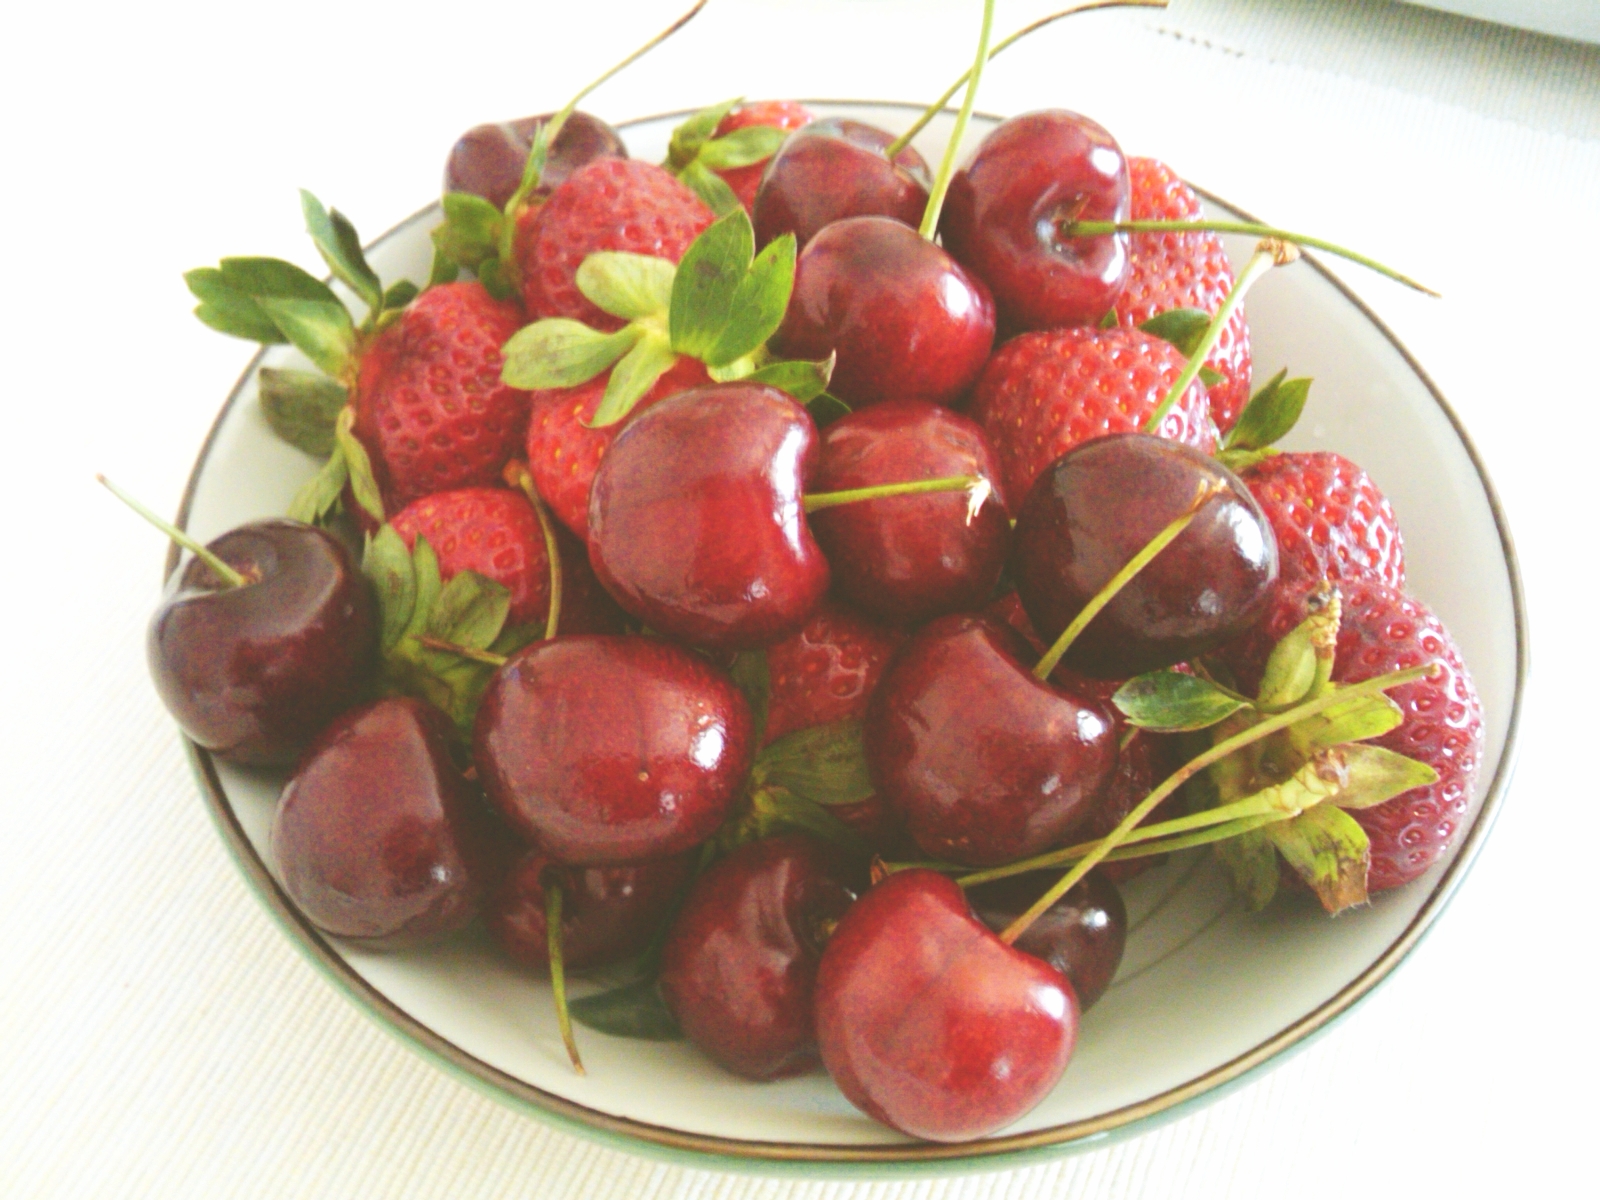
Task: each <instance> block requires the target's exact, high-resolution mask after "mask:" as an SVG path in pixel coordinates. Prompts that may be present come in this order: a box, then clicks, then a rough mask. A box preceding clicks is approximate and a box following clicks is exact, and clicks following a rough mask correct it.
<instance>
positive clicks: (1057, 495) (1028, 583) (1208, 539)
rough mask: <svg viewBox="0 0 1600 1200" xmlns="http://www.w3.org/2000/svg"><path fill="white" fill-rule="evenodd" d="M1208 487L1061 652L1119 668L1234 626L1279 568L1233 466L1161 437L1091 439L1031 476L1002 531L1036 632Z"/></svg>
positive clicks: (1247, 619)
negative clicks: (1012, 520) (1182, 523)
mask: <svg viewBox="0 0 1600 1200" xmlns="http://www.w3.org/2000/svg"><path fill="white" fill-rule="evenodd" d="M1207 488H1211V489H1215V493H1214V494H1213V495H1212V496H1211V497H1210V498H1209V499H1208V500H1206V501H1205V503H1204V504H1203V505H1201V507H1200V510H1199V513H1198V515H1197V516H1196V517H1195V519H1194V522H1193V523H1192V524H1191V525H1190V526H1189V527H1188V528H1187V529H1185V530H1184V531H1183V532H1182V533H1180V534H1179V535H1178V537H1177V539H1176V540H1175V541H1174V542H1173V543H1172V544H1171V545H1169V546H1168V547H1167V548H1166V549H1165V550H1163V551H1162V552H1161V553H1160V554H1158V555H1157V556H1156V557H1155V558H1154V559H1153V560H1152V561H1151V562H1150V564H1149V565H1148V566H1146V567H1145V568H1144V569H1143V570H1142V571H1140V572H1139V573H1138V574H1137V575H1135V576H1134V577H1133V579H1132V580H1131V581H1130V582H1129V583H1128V584H1127V586H1126V587H1124V588H1123V589H1122V590H1121V591H1120V592H1118V593H1117V595H1116V596H1115V597H1114V598H1113V599H1112V601H1111V603H1110V604H1108V605H1107V606H1106V608H1105V609H1104V611H1102V612H1101V613H1100V615H1099V616H1097V617H1095V619H1094V620H1092V621H1090V622H1089V624H1088V626H1087V627H1086V628H1085V629H1084V631H1083V633H1082V634H1080V635H1079V637H1078V639H1077V641H1075V642H1073V644H1072V647H1071V649H1069V650H1068V651H1067V654H1066V657H1065V659H1064V660H1063V661H1064V662H1065V663H1066V664H1067V665H1068V666H1069V667H1071V668H1073V669H1074V670H1077V671H1082V672H1083V673H1084V674H1085V675H1092V676H1094V677H1095V678H1098V679H1128V678H1130V677H1132V676H1134V675H1139V674H1142V673H1143V672H1145V671H1154V670H1157V669H1159V668H1161V667H1167V666H1171V665H1172V664H1173V663H1177V662H1183V661H1185V660H1187V659H1190V658H1193V657H1194V656H1195V655H1197V654H1203V653H1205V652H1206V651H1207V650H1210V649H1212V648H1213V647H1216V646H1219V645H1221V644H1222V643H1223V642H1225V641H1227V640H1229V639H1230V638H1232V637H1234V636H1236V635H1238V634H1240V633H1243V632H1244V631H1245V630H1246V629H1247V628H1249V626H1250V625H1251V623H1252V622H1254V621H1255V619H1256V617H1257V616H1259V615H1260V613H1261V611H1262V609H1263V607H1264V606H1265V604H1266V602H1267V599H1268V596H1269V594H1270V592H1271V590H1272V585H1273V582H1274V581H1275V580H1276V579H1277V577H1278V544H1277V541H1276V539H1275V538H1274V537H1273V533H1272V526H1271V525H1270V524H1269V523H1268V522H1267V518H1266V516H1265V515H1264V514H1263V513H1262V511H1261V507H1260V505H1258V504H1257V503H1256V501H1255V497H1254V496H1252V495H1251V494H1250V489H1249V488H1247V487H1246V486H1245V485H1244V484H1243V483H1242V482H1240V480H1239V477H1238V476H1236V475H1235V474H1234V473H1233V472H1232V471H1229V470H1228V469H1227V468H1226V467H1224V466H1222V465H1221V464H1220V463H1218V462H1217V461H1216V459H1214V458H1211V457H1209V456H1208V455H1205V454H1202V453H1201V452H1200V451H1198V450H1195V449H1193V448H1192V447H1189V446H1185V445H1181V444H1180V443H1178V442H1174V441H1170V440H1168V439H1167V438H1160V437H1153V436H1150V435H1148V434H1143V433H1124V434H1115V435H1112V436H1110V437H1103V438H1096V439H1095V440H1094V441H1090V442H1084V443H1082V444H1081V445H1079V446H1076V447H1074V448H1073V449H1071V450H1069V451H1068V452H1067V453H1066V454H1063V455H1062V456H1061V457H1060V458H1058V459H1056V461H1055V462H1053V463H1051V464H1050V466H1048V467H1046V468H1045V470H1044V472H1043V473H1042V474H1041V475H1040V476H1039V478H1038V479H1037V480H1035V481H1034V485H1033V488H1032V489H1031V490H1030V491H1029V492H1028V496H1027V499H1026V500H1025V501H1023V504H1022V509H1021V512H1020V513H1019V514H1018V517H1017V527H1016V529H1015V531H1014V532H1013V536H1012V543H1011V544H1012V552H1011V574H1012V577H1013V578H1014V579H1015V580H1016V584H1017V594H1018V595H1019V596H1021V598H1022V605H1023V607H1024V608H1025V609H1026V610H1027V612H1028V617H1029V619H1031V620H1032V622H1033V627H1034V628H1035V629H1036V630H1038V632H1039V636H1040V637H1042V638H1043V639H1044V640H1045V641H1046V642H1052V641H1054V640H1055V639H1056V638H1057V637H1058V636H1060V634H1061V632H1062V631H1063V630H1064V629H1066V627H1067V625H1068V624H1070V623H1071V621H1072V619H1073V618H1074V617H1076V616H1077V615H1078V613H1079V612H1080V611H1081V610H1082V609H1083V606H1084V605H1085V604H1087V603H1088V602H1089V601H1090V600H1091V599H1093V597H1094V596H1095V594H1096V593H1098V592H1099V591H1100V589H1101V588H1103V587H1104V586H1105V585H1106V584H1107V583H1109V582H1110V581H1111V577H1112V576H1113V575H1115V574H1116V573H1117V572H1118V571H1119V570H1121V569H1122V567H1123V566H1124V565H1125V564H1126V563H1127V562H1128V561H1129V560H1130V559H1131V558H1133V556H1134V555H1135V554H1137V553H1138V552H1139V551H1140V550H1141V549H1142V548H1143V547H1144V546H1145V545H1146V544H1147V543H1148V542H1149V541H1150V539H1151V538H1153V537H1155V535H1156V534H1158V533H1160V532H1161V530H1162V529H1163V528H1165V527H1166V526H1167V525H1169V524H1170V523H1171V522H1172V521H1174V520H1176V519H1177V518H1178V517H1181V516H1182V515H1183V514H1184V513H1185V512H1187V511H1188V510H1189V509H1190V508H1191V507H1192V506H1193V504H1194V502H1195V500H1196V499H1197V497H1198V496H1199V495H1200V494H1201V491H1202V489H1207Z"/></svg>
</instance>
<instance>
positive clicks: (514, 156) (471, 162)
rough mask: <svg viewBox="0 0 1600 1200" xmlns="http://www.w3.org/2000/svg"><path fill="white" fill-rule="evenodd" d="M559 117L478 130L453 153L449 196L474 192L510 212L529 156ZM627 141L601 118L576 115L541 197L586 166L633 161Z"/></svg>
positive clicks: (548, 166) (555, 149)
mask: <svg viewBox="0 0 1600 1200" xmlns="http://www.w3.org/2000/svg"><path fill="white" fill-rule="evenodd" d="M554 115H555V114H554V113H540V114H539V115H538V116H536V117H519V118H518V119H517V120H515V121H500V122H498V123H496V124H490V125H474V126H473V127H472V128H471V129H469V130H467V131H466V132H465V133H464V134H462V135H461V138H460V140H459V141H457V142H456V144H455V145H454V146H452V147H451V148H450V157H449V158H448V159H447V160H446V161H445V164H444V190H445V191H447V192H471V193H472V194H473V195H474V196H482V197H483V198H484V199H485V200H487V201H488V202H489V203H490V204H492V205H494V206H495V207H496V208H504V207H505V206H506V201H508V200H510V199H511V196H512V193H513V192H515V191H516V190H517V185H518V184H520V183H521V182H522V172H523V170H524V169H525V168H526V167H527V165H528V151H529V150H530V149H531V148H532V146H533V139H534V137H535V136H537V135H538V132H539V130H541V129H543V128H544V126H545V125H546V124H547V123H548V122H549V120H550V118H551V117H553V116H554ZM627 157H628V148H627V146H625V145H623V143H622V136H621V135H620V134H619V133H618V132H617V131H616V130H615V129H613V128H611V126H609V125H607V124H606V123H605V122H604V121H602V120H601V119H600V118H599V117H591V116H590V115H589V114H588V113H585V112H575V113H573V114H572V115H571V116H570V117H568V118H567V122H566V124H565V125H563V126H562V127H561V132H560V133H558V134H556V140H555V143H554V145H552V146H551V147H550V156H549V158H547V159H546V160H545V165H544V174H543V175H542V176H541V177H540V182H539V188H538V190H537V192H536V193H535V194H543V193H549V192H551V191H553V190H554V189H555V188H556V187H558V186H559V185H560V184H561V182H562V181H563V180H565V179H566V177H567V176H568V175H571V174H572V173H573V172H574V171H576V170H577V169H578V168H579V167H581V166H583V165H584V164H585V163H591V162H593V161H594V160H595V159H597V158H627Z"/></svg>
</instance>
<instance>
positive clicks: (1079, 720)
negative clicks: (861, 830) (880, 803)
mask: <svg viewBox="0 0 1600 1200" xmlns="http://www.w3.org/2000/svg"><path fill="white" fill-rule="evenodd" d="M1030 661H1031V656H1030V654H1029V650H1028V645H1027V643H1026V642H1025V641H1023V640H1022V636H1021V635H1020V634H1018V633H1017V632H1016V631H1015V630H1013V629H1011V628H1010V627H1009V626H1006V625H1002V624H1000V623H999V622H997V621H994V620H992V619H990V618H988V617H980V616H964V615H953V616H948V617H941V618H939V619H938V620H937V621H934V622H933V623H931V624H929V625H927V626H925V627H923V628H922V629H921V630H919V631H918V632H917V633H916V634H915V635H914V636H913V637H912V638H911V640H910V641H908V642H907V643H906V644H905V645H904V646H903V647H902V648H901V650H900V653H899V654H898V655H897V656H896V658H895V661H894V662H893V663H892V664H891V665H890V667H889V670H888V672H887V673H886V674H885V675H884V678H883V682H882V683H880V684H879V685H878V690H877V691H876V692H874V693H873V696H872V703H871V705H870V706H869V707H868V709H867V719H866V724H865V728H864V735H865V739H866V751H867V766H868V768H869V770H870V771H871V773H872V782H873V785H874V786H875V787H876V788H877V789H878V794H879V795H880V796H882V797H883V799H884V800H885V801H886V802H887V803H888V805H889V806H890V807H891V808H893V809H894V810H895V811H896V812H897V813H899V814H900V816H901V817H902V818H903V819H904V820H905V823H906V827H907V829H908V830H909V831H910V833H911V836H912V837H913V838H914V839H915V840H916V843H917V845H919V846H921V847H922V849H923V850H925V851H926V852H927V853H928V854H930V855H932V856H933V857H935V858H938V859H943V860H945V861H947V862H958V863H965V864H968V865H970V866H994V865H997V864H999V863H1005V862H1011V861H1013V860H1014V859H1018V858H1026V857H1027V856H1028V855H1031V854H1038V853H1041V852H1042V851H1045V850H1048V849H1049V848H1050V847H1052V846H1055V845H1057V844H1059V843H1060V842H1061V840H1062V839H1063V838H1064V837H1066V836H1067V835H1068V834H1069V833H1071V832H1072V831H1073V830H1074V829H1075V828H1077V827H1078V826H1079V825H1081V824H1082V823H1083V822H1084V821H1085V820H1086V819H1087V818H1088V817H1089V815H1090V814H1091V812H1092V811H1093V809H1094V806H1095V805H1096V803H1098V802H1099V800H1100V798H1101V797H1102V796H1103V795H1104V793H1105V790H1106V787H1107V786H1108V785H1109V783H1110V780H1111V776H1112V774H1113V772H1114V771H1115V770H1116V766H1117V743H1116V738H1115V736H1114V734H1113V730H1112V722H1111V715H1110V713H1108V712H1107V711H1106V709H1105V707H1104V706H1103V705H1101V704H1100V703H1099V702H1098V701H1096V700H1094V699H1093V698H1092V697H1089V696H1086V695H1085V696H1078V695H1075V694H1073V693H1072V692H1069V691H1067V690H1066V689H1064V688H1062V687H1059V686H1057V685H1056V684H1055V683H1053V682H1041V681H1039V680H1037V679H1035V678H1034V677H1033V675H1032V674H1031V673H1030V670H1029V667H1028V663H1029V662H1030Z"/></svg>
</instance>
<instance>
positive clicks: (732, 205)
mask: <svg viewBox="0 0 1600 1200" xmlns="http://www.w3.org/2000/svg"><path fill="white" fill-rule="evenodd" d="M678 178H679V179H680V180H681V181H682V182H683V185H684V186H685V187H687V188H688V189H689V190H690V191H691V192H693V193H694V194H695V195H696V196H699V197H700V199H701V200H702V201H704V202H705V206H706V207H707V208H709V209H710V210H711V211H712V212H714V213H716V214H717V216H719V217H725V216H727V215H728V214H729V213H732V212H743V211H744V205H742V204H740V203H739V197H738V196H737V195H736V194H735V193H734V190H733V189H732V188H731V187H729V186H728V182H727V180H725V179H723V178H722V176H720V175H717V174H715V173H714V172H712V171H711V170H710V169H709V168H708V167H706V165H705V164H704V163H700V162H692V163H690V164H689V165H688V166H687V167H685V168H684V169H683V173H682V174H680V175H679V176H678Z"/></svg>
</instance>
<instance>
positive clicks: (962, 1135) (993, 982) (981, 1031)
mask: <svg viewBox="0 0 1600 1200" xmlns="http://www.w3.org/2000/svg"><path fill="white" fill-rule="evenodd" d="M816 995H817V1000H816V1004H817V1043H818V1045H819V1046H820V1047H821V1049H822V1061H823V1064H824V1065H825V1066H826V1067H827V1068H828V1073H829V1074H830V1075H832V1076H833V1080H834V1082H835V1083H837V1084H838V1085H839V1090H840V1091H842V1092H843V1093H844V1094H845V1097H846V1098H847V1099H848V1100H849V1101H850V1102H851V1103H852V1104H854V1105H855V1106H856V1107H857V1108H859V1109H861V1110H862V1111H863V1112H865V1113H866V1114H867V1115H868V1116H871V1117H875V1118H877V1119H878V1120H879V1121H882V1122H883V1123H884V1124H886V1125H890V1126H893V1127H894V1128H895V1129H898V1130H900V1131H901V1132H902V1133H908V1134H910V1135H911V1136H912V1137H920V1138H927V1139H929V1140H930V1141H939V1142H961V1141H967V1140H969V1139H971V1138H977V1137H983V1136H984V1135H985V1134H989V1133H993V1132H994V1131H995V1130H997V1129H1002V1128H1004V1127H1005V1126H1007V1125H1009V1124H1011V1122H1013V1121H1015V1120H1016V1119H1017V1118H1018V1117H1021V1116H1022V1115H1023V1114H1025V1113H1027V1112H1028V1111H1029V1110H1030V1109H1032V1108H1033V1107H1034V1105H1036V1104H1038V1103H1039V1101H1040V1100H1042V1099H1044V1097H1045V1096H1046V1095H1047V1094H1049V1092H1050V1089H1051V1088H1052V1087H1054V1086H1055V1083H1056V1081H1057V1080H1058V1079H1060V1078H1061V1073H1062V1072H1063V1071H1064V1070H1066V1067H1067V1060H1068V1059H1069V1058H1071V1057H1072V1050H1073V1047H1074V1045H1076V1043H1077V1036H1078V1000H1077V997H1076V996H1074V995H1073V992H1072V985H1071V984H1070V983H1068V982H1067V980H1066V977H1065V976H1063V975H1062V974H1061V973H1060V972H1059V971H1057V970H1056V969H1055V968H1054V967H1052V966H1050V965H1049V964H1047V963H1045V962H1043V961H1042V960H1040V959H1037V958H1035V957H1034V956H1033V955H1031V954H1024V953H1023V952H1022V951H1020V950H1016V949H1013V948H1012V947H1010V946H1007V945H1006V944H1005V943H1004V942H1002V941H1001V940H1000V939H999V938H997V937H996V936H995V935H994V934H993V933H991V932H990V931H989V930H988V929H986V928H984V926H983V924H982V923H981V922H980V921H978V919H977V918H976V917H974V916H973V915H972V911H971V910H970V909H969V908H968V907H967V901H966V897H964V896H963V895H962V894H961V889H960V888H959V887H957V886H956V884H955V882H954V881H952V880H950V879H948V878H946V877H945V876H943V875H940V874H938V873H937V872H934V871H924V870H911V871H900V872H897V873H896V874H894V875H891V876H889V878H887V879H885V880H884V881H883V882H882V883H880V884H878V886H877V887H875V888H873V889H872V890H871V891H870V892H868V893H867V894H866V895H865V896H863V897H861V899H860V900H857V901H856V902H855V904H854V905H853V906H851V908H850V911H849V912H847V913H845V915H844V917H843V918H842V919H841V920H840V922H839V925H838V928H836V929H835V930H834V932H833V936H832V937H831V938H829V939H828V945H827V947H826V949H824V950H823V953H822V965H821V967H820V968H819V969H818V971H817V992H816Z"/></svg>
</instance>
